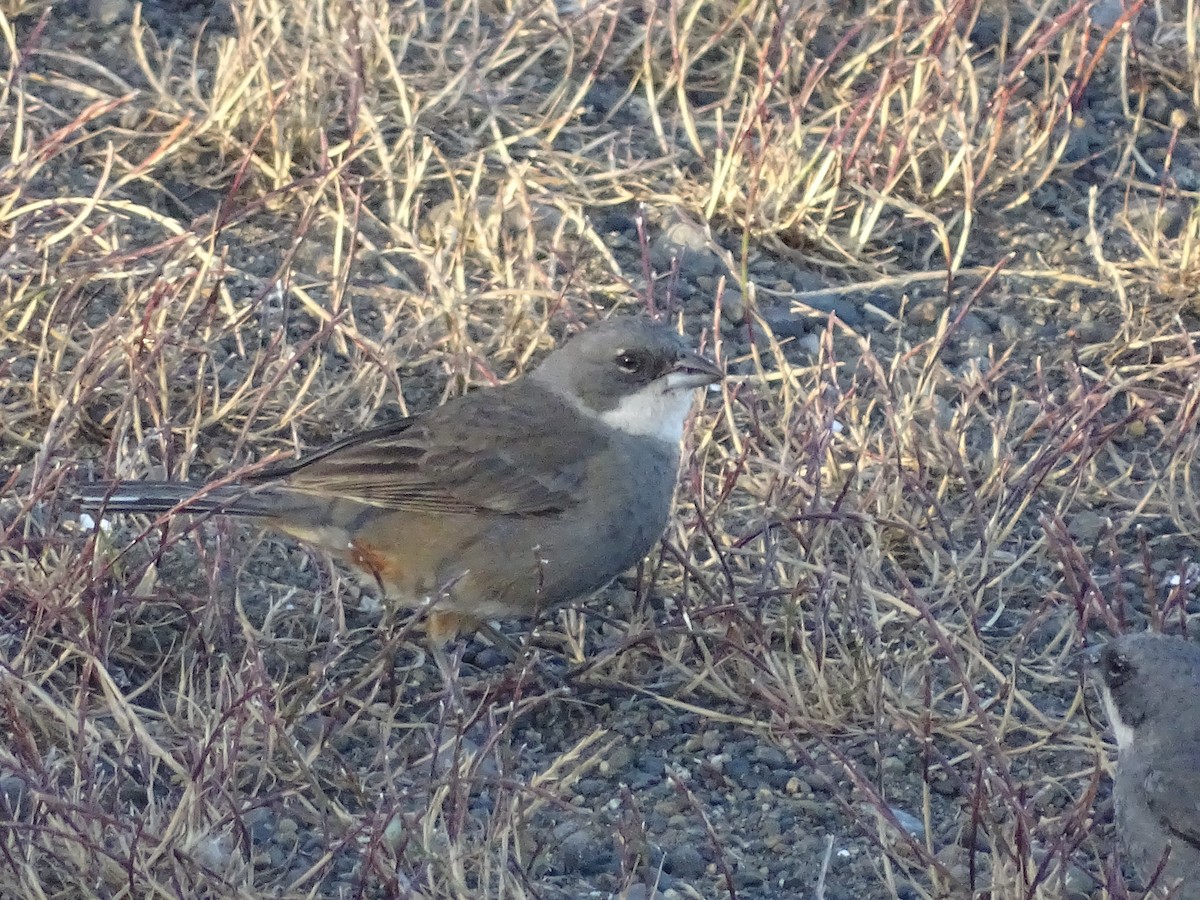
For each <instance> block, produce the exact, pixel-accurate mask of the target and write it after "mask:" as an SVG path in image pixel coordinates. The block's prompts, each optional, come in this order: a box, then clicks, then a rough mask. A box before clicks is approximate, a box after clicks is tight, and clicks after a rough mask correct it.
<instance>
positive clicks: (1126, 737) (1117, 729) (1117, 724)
mask: <svg viewBox="0 0 1200 900" xmlns="http://www.w3.org/2000/svg"><path fill="white" fill-rule="evenodd" d="M1100 693H1101V695H1102V696H1103V697H1104V711H1105V712H1106V713H1108V723H1109V724H1110V725H1112V730H1113V737H1115V738H1116V739H1117V750H1118V751H1121V750H1124V749H1125V748H1126V747H1128V746H1129V745H1130V744H1132V743H1133V729H1132V728H1130V727H1129V726H1128V725H1126V724H1125V721H1124V720H1123V719H1122V718H1121V714H1120V713H1119V712H1118V711H1117V704H1116V701H1114V700H1113V696H1112V691H1110V690H1109V689H1108V687H1107V686H1102V687H1101V689H1100Z"/></svg>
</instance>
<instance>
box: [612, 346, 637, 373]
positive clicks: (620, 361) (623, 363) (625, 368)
mask: <svg viewBox="0 0 1200 900" xmlns="http://www.w3.org/2000/svg"><path fill="white" fill-rule="evenodd" d="M617 368H618V369H620V370H621V371H622V372H629V373H630V374H631V375H632V374H633V373H634V372H636V371H637V370H638V369H640V368H641V360H639V359H638V358H637V357H636V356H635V355H634V354H632V353H627V352H625V351H624V350H622V351H621V352H620V353H618V354H617Z"/></svg>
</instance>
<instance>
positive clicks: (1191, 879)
mask: <svg viewBox="0 0 1200 900" xmlns="http://www.w3.org/2000/svg"><path fill="white" fill-rule="evenodd" d="M1093 659H1094V662H1095V674H1096V679H1097V681H1098V683H1099V687H1100V693H1101V696H1102V697H1103V699H1104V708H1105V711H1106V712H1107V713H1108V718H1109V722H1110V723H1111V724H1112V729H1113V734H1114V735H1115V736H1116V739H1117V772H1116V776H1115V778H1114V779H1113V801H1114V804H1115V806H1116V825H1117V831H1118V833H1119V834H1120V836H1121V840H1122V842H1123V843H1124V845H1125V849H1126V852H1127V853H1128V856H1129V860H1130V862H1132V863H1133V865H1134V867H1135V869H1136V870H1137V873H1138V875H1139V877H1140V878H1141V879H1142V880H1143V882H1147V883H1148V882H1149V881H1150V879H1151V878H1152V877H1153V876H1154V874H1155V872H1156V871H1157V870H1158V868H1159V866H1160V864H1162V863H1163V860H1164V858H1165V859H1166V862H1165V864H1163V868H1162V873H1161V875H1160V877H1159V878H1158V880H1157V884H1159V885H1162V886H1164V887H1167V888H1171V889H1173V893H1172V894H1171V896H1172V897H1176V898H1180V900H1184V898H1188V900H1191V898H1196V897H1200V645H1197V644H1194V643H1192V642H1190V641H1187V640H1184V639H1183V638H1178V637H1168V636H1166V635H1161V634H1151V633H1149V632H1146V633H1142V634H1128V635H1125V636H1123V637H1119V638H1117V639H1116V640H1114V641H1111V642H1110V643H1108V644H1106V645H1105V646H1104V647H1102V648H1100V649H1099V651H1098V652H1097V653H1095V655H1094V657H1093ZM1168 850H1169V853H1168Z"/></svg>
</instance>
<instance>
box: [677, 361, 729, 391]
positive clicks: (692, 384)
mask: <svg viewBox="0 0 1200 900" xmlns="http://www.w3.org/2000/svg"><path fill="white" fill-rule="evenodd" d="M724 377H725V372H724V370H722V369H721V367H720V366H718V365H717V364H716V363H715V362H713V361H712V360H711V359H708V358H707V357H704V356H701V355H700V354H699V353H685V354H684V355H683V356H681V357H679V359H677V360H676V361H675V365H673V366H672V367H671V371H670V372H668V373H667V387H668V388H669V389H671V390H677V389H683V390H691V389H693V388H702V387H705V386H706V385H710V384H716V383H717V382H718V381H720V380H721V379H723V378H724Z"/></svg>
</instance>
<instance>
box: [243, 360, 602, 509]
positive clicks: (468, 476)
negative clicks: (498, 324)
mask: <svg viewBox="0 0 1200 900" xmlns="http://www.w3.org/2000/svg"><path fill="white" fill-rule="evenodd" d="M603 446H604V437H603V434H602V433H601V432H600V431H599V430H598V429H596V428H594V427H593V426H592V425H591V423H589V422H588V421H587V420H585V419H583V418H581V417H580V415H579V413H578V412H576V411H575V410H574V409H573V408H571V407H570V406H568V405H567V404H566V403H564V402H563V401H561V400H559V399H558V398H557V397H556V396H555V395H554V394H552V393H550V392H548V391H545V390H544V389H542V388H540V387H538V386H536V385H533V384H530V383H529V382H515V383H513V384H511V385H507V386H505V387H501V388H495V389H493V390H485V391H477V392H475V393H473V394H468V395H467V396H465V397H461V398H459V399H457V400H453V401H451V402H449V403H447V404H445V405H444V406H442V407H439V408H438V409H436V410H433V411H431V412H430V413H427V414H424V415H420V416H413V417H410V418H407V419H402V420H400V421H398V422H394V423H392V424H390V425H384V426H382V427H380V428H375V429H372V430H370V431H365V432H362V433H360V434H356V435H353V436H351V437H348V438H346V439H344V440H342V441H339V442H338V443H336V444H332V445H330V446H329V447H326V448H324V449H323V450H319V451H317V452H316V453H314V454H312V455H310V456H307V457H304V458H302V459H299V460H297V461H296V462H294V463H289V464H286V465H283V466H279V467H276V468H273V469H271V470H268V471H266V472H264V473H262V475H261V476H259V478H258V479H256V480H258V481H269V482H274V483H275V484H278V485H279V486H281V487H286V488H288V489H290V490H294V491H299V492H302V493H306V494H316V495H324V496H331V497H339V498H344V499H347V500H354V501H357V502H360V503H364V504H367V505H370V506H376V507H380V508H383V509H410V510H420V511H424V512H445V513H454V512H462V513H467V512H478V511H490V512H498V513H506V514H512V515H544V514H548V513H553V512H557V511H559V510H562V509H566V508H567V507H569V506H571V505H573V504H574V503H576V502H578V500H579V491H580V489H581V486H582V483H583V478H584V473H585V471H586V468H587V463H588V460H589V458H590V457H591V455H592V454H594V453H596V452H597V451H598V450H600V449H602V447H603Z"/></svg>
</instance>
